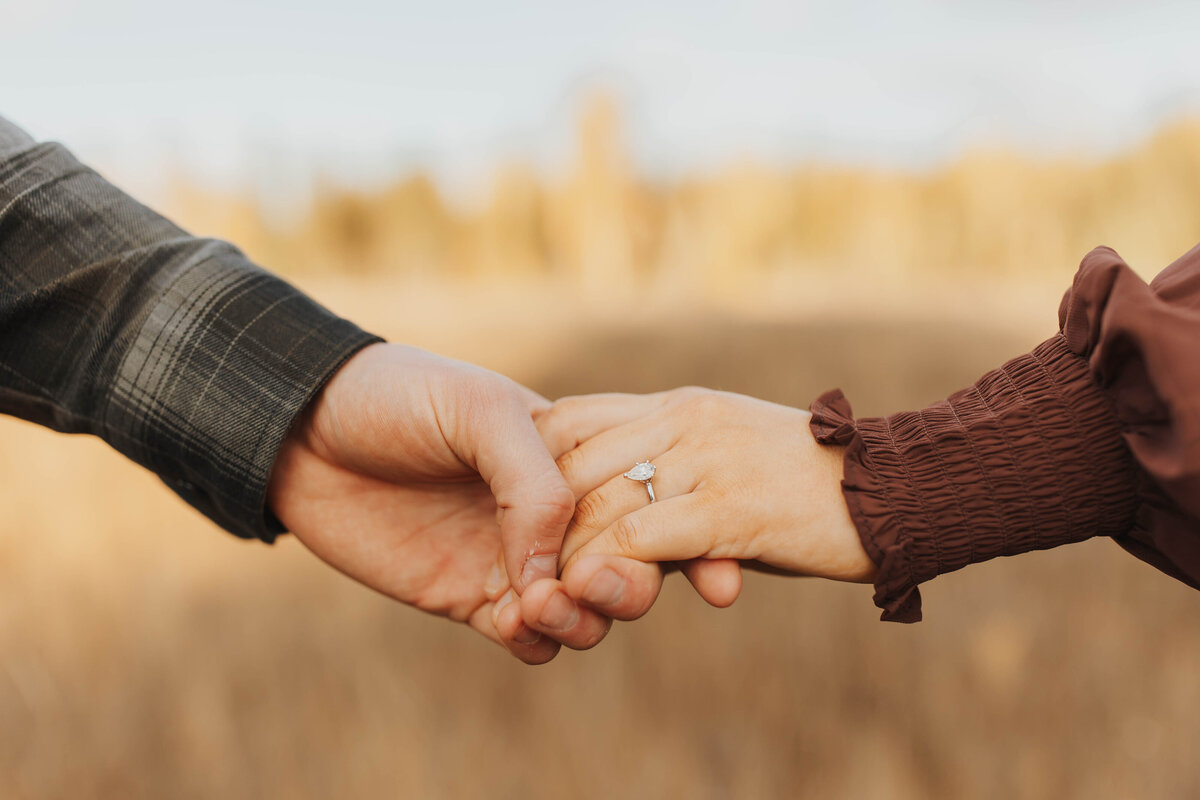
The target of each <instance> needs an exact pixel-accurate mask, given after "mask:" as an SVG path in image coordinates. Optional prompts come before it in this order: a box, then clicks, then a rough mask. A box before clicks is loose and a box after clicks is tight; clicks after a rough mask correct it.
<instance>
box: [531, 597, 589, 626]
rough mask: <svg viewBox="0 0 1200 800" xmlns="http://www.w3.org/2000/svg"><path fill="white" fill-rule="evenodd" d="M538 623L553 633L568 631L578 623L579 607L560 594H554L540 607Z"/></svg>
mask: <svg viewBox="0 0 1200 800" xmlns="http://www.w3.org/2000/svg"><path fill="white" fill-rule="evenodd" d="M538 622H540V623H541V624H542V625H544V626H545V627H547V628H549V629H551V630H554V631H568V630H570V629H571V628H574V627H575V624H576V623H577V622H579V607H578V606H577V605H575V604H574V603H572V602H571V599H570V598H569V597H567V596H566V595H565V594H563V593H562V592H555V593H554V594H552V595H550V599H549V600H547V601H546V605H545V606H543V607H542V613H541V614H540V615H538Z"/></svg>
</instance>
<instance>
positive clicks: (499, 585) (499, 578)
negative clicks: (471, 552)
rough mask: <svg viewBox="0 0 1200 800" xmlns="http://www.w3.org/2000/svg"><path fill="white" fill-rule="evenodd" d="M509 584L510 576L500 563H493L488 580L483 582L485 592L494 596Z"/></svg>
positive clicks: (489, 595)
mask: <svg viewBox="0 0 1200 800" xmlns="http://www.w3.org/2000/svg"><path fill="white" fill-rule="evenodd" d="M507 584H508V576H507V575H505V574H504V572H503V571H502V570H501V569H500V565H499V564H492V571H491V572H489V573H488V577H487V581H486V582H485V583H484V584H483V593H484V594H486V595H487V596H488V597H493V596H494V595H495V594H496V593H497V592H499V591H500V590H501V589H503V588H504V587H505V586H506V585H507Z"/></svg>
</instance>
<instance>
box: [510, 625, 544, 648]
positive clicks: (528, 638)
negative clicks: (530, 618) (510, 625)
mask: <svg viewBox="0 0 1200 800" xmlns="http://www.w3.org/2000/svg"><path fill="white" fill-rule="evenodd" d="M541 638H542V635H541V634H540V633H538V632H537V631H535V630H534V629H533V628H530V627H529V626H527V625H522V626H521V627H520V628H518V629H517V632H516V633H514V634H513V641H514V642H516V643H517V644H534V643H536V642H537V640H538V639H541Z"/></svg>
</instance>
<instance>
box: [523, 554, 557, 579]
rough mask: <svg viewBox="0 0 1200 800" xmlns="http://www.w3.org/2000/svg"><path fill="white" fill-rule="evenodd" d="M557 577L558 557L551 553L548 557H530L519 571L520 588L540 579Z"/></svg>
mask: <svg viewBox="0 0 1200 800" xmlns="http://www.w3.org/2000/svg"><path fill="white" fill-rule="evenodd" d="M557 577H558V556H557V555H556V554H554V553H551V554H550V555H548V556H530V558H529V560H528V561H526V562H525V568H524V569H523V570H521V584H522V587H525V586H528V585H529V584H531V583H533V582H534V581H536V580H540V579H542V578H557Z"/></svg>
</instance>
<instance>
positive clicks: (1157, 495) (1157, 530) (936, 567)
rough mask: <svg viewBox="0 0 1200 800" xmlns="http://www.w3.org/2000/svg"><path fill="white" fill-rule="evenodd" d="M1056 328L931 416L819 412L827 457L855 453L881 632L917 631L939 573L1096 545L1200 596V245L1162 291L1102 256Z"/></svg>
mask: <svg viewBox="0 0 1200 800" xmlns="http://www.w3.org/2000/svg"><path fill="white" fill-rule="evenodd" d="M1059 326H1060V331H1059V333H1058V334H1057V335H1055V336H1054V337H1052V338H1050V339H1048V340H1047V341H1045V342H1043V343H1041V344H1040V345H1038V346H1037V347H1035V348H1034V349H1033V351H1032V352H1031V353H1029V354H1027V355H1024V356H1021V357H1019V358H1015V359H1013V360H1012V361H1009V362H1008V363H1007V364H1004V365H1003V366H1001V367H1000V368H998V369H995V370H993V371H991V372H989V373H987V374H986V375H984V376H983V377H982V378H980V379H979V381H977V382H976V383H975V385H974V386H971V387H969V388H966V389H963V390H961V391H959V392H955V393H954V394H953V395H951V396H950V397H949V398H948V399H946V400H944V401H942V402H939V403H935V404H934V405H932V406H930V407H928V408H926V409H923V410H921V411H911V412H904V413H900V414H893V415H891V416H888V417H877V418H866V419H860V420H857V421H856V420H854V418H853V416H852V414H851V411H850V404H849V402H848V401H847V400H846V399H845V398H844V397H843V396H842V394H841V392H839V391H836V390H835V391H832V392H827V393H826V394H824V395H822V396H821V397H820V398H819V399H818V400H817V401H816V402H815V403H813V405H812V408H811V410H812V413H813V418H812V430H813V433H814V435H815V436H816V437H817V440H818V441H820V442H822V443H825V444H840V445H844V446H845V447H846V454H845V476H844V479H843V481H842V488H843V493H844V495H845V498H846V504H847V506H848V508H849V510H850V515H851V517H852V518H853V519H854V522H855V525H856V526H857V527H858V531H859V535H860V536H861V538H862V542H863V545H864V547H865V548H866V550H867V553H868V555H870V557H871V559H872V560H873V561H875V563H876V565H877V566H878V568H879V570H878V575H877V579H876V584H875V603H876V605H878V606H879V607H880V608H882V609H883V619H885V620H893V621H897V622H916V621H918V620H919V619H921V597H920V593H919V591H918V589H917V587H918V585H919V584H921V583H923V582H924V581H927V580H929V579H930V578H933V577H935V576H937V575H940V574H941V573H943V572H951V571H953V570H956V569H960V568H962V567H965V566H966V565H968V564H973V563H975V562H979V561H986V560H988V559H990V558H995V557H996V556H1010V555H1016V554H1017V553H1023V552H1026V551H1029V550H1041V549H1046V548H1050V547H1057V546H1058V545H1062V544H1067V543H1070V542H1077V541H1082V540H1083V539H1088V538H1090V537H1093V536H1112V537H1114V538H1115V539H1116V540H1117V542H1118V543H1119V544H1120V545H1121V546H1122V547H1124V548H1125V549H1126V550H1128V551H1129V552H1131V553H1133V554H1134V555H1135V556H1137V557H1138V558H1140V559H1142V560H1144V561H1147V562H1149V563H1150V564H1153V565H1154V566H1155V567H1158V568H1159V569H1160V570H1162V571H1164V572H1166V573H1168V574H1170V575H1173V576H1174V577H1176V578H1178V579H1180V580H1182V581H1185V582H1187V583H1188V584H1190V585H1191V586H1193V587H1197V588H1200V246H1197V247H1196V248H1194V249H1193V250H1191V251H1190V252H1189V253H1187V254H1186V255H1184V256H1183V257H1182V258H1180V259H1179V260H1178V261H1176V262H1175V263H1174V264H1172V265H1171V266H1169V267H1167V269H1166V270H1164V271H1163V272H1162V273H1161V274H1160V275H1159V276H1158V277H1157V278H1155V279H1154V280H1153V281H1152V282H1151V283H1150V284H1149V285H1147V284H1146V283H1145V282H1144V281H1142V280H1141V279H1140V278H1139V277H1138V276H1137V275H1136V274H1135V273H1134V272H1133V270H1131V269H1130V268H1129V267H1128V265H1126V264H1125V262H1124V261H1122V260H1121V258H1120V256H1118V255H1117V254H1116V253H1115V252H1113V251H1112V250H1110V249H1109V248H1106V247H1101V248H1097V249H1095V250H1093V251H1092V252H1091V253H1088V255H1087V256H1086V257H1085V258H1084V259H1083V263H1082V264H1081V265H1080V268H1079V272H1078V274H1077V275H1076V276H1075V282H1074V285H1073V286H1072V287H1071V289H1070V290H1069V291H1068V292H1067V294H1066V295H1065V296H1064V297H1063V301H1062V305H1061V307H1060V308H1059Z"/></svg>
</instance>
